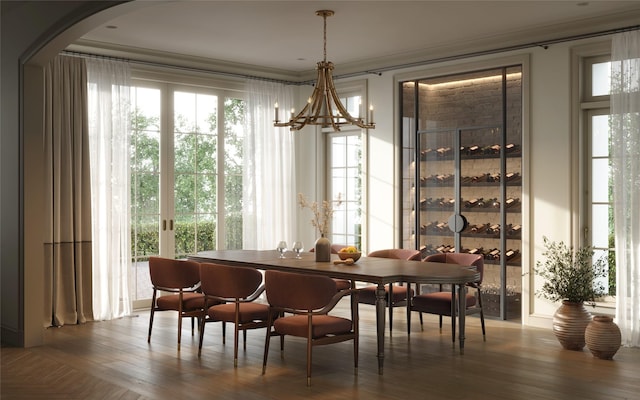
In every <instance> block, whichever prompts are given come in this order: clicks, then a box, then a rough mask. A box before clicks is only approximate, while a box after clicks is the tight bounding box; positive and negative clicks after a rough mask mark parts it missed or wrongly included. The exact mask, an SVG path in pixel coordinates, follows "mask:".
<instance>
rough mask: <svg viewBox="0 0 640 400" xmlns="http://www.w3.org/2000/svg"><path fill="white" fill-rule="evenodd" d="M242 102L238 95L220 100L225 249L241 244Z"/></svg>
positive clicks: (243, 103)
mask: <svg viewBox="0 0 640 400" xmlns="http://www.w3.org/2000/svg"><path fill="white" fill-rule="evenodd" d="M245 105H246V103H245V102H244V100H241V99H233V98H227V99H225V101H224V119H225V121H224V232H225V238H224V243H225V247H226V248H227V249H241V248H242V234H243V231H242V205H243V201H242V192H243V186H242V183H243V181H242V176H243V170H244V162H243V160H244V159H243V152H244V136H245V135H244V128H245V120H244V115H245V112H244V109H245Z"/></svg>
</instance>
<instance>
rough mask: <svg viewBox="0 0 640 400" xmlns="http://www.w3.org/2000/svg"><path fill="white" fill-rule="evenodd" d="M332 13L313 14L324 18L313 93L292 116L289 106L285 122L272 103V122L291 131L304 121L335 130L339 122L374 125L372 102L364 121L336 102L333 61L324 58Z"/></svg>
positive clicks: (325, 56) (338, 100)
mask: <svg viewBox="0 0 640 400" xmlns="http://www.w3.org/2000/svg"><path fill="white" fill-rule="evenodd" d="M333 14H334V12H333V11H331V10H319V11H316V15H317V16H320V17H322V18H323V20H324V60H323V61H320V62H318V65H317V70H318V79H317V81H316V84H315V88H314V89H313V93H312V94H311V97H309V100H308V101H307V104H306V105H305V106H304V108H303V109H302V110H301V111H300V112H299V113H298V115H295V116H294V113H295V110H294V109H291V117H290V119H289V122H280V120H279V119H278V103H277V102H276V104H275V120H274V124H273V126H278V127H284V126H288V127H290V129H291V130H292V131H297V130H300V129H302V128H303V127H304V126H305V125H321V126H322V127H332V128H333V130H334V131H339V130H340V127H341V126H342V125H348V124H351V125H357V126H359V127H360V128H363V129H374V128H375V127H376V125H375V123H374V122H373V106H370V107H369V122H368V123H366V122H365V121H364V119H363V118H362V117H360V116H358V117H357V118H354V117H352V116H351V115H350V114H349V112H348V111H347V109H346V108H345V107H344V106H343V105H342V103H341V102H340V98H339V97H338V95H337V93H336V88H335V87H334V85H333V72H332V71H333V63H332V62H330V61H327V17H330V16H332V15H333Z"/></svg>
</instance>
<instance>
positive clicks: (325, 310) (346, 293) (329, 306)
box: [271, 289, 359, 315]
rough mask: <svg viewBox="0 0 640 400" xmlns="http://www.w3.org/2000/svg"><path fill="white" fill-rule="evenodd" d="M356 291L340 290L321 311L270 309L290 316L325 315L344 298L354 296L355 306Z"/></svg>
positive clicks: (273, 307)
mask: <svg viewBox="0 0 640 400" xmlns="http://www.w3.org/2000/svg"><path fill="white" fill-rule="evenodd" d="M358 291H359V289H345V290H341V291H339V292H336V294H334V295H333V297H332V298H331V300H330V301H329V303H327V304H326V305H325V306H324V307H322V308H321V309H318V310H311V311H309V310H300V309H296V308H288V307H276V306H271V308H272V309H273V310H274V311H277V312H286V313H290V314H300V315H326V314H327V313H328V312H329V311H331V310H332V309H333V308H334V307H335V306H336V305H337V304H338V302H339V301H340V300H341V299H342V298H343V297H345V296H349V295H353V296H354V300H355V301H356V304H357V301H358V299H357V296H358Z"/></svg>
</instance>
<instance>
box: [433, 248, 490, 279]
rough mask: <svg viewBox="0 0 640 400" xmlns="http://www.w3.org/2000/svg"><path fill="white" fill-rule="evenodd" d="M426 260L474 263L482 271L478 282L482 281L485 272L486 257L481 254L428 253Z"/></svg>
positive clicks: (459, 263) (460, 263)
mask: <svg viewBox="0 0 640 400" xmlns="http://www.w3.org/2000/svg"><path fill="white" fill-rule="evenodd" d="M424 261H430V262H440V263H449V264H458V265H473V266H474V267H476V269H477V270H478V272H480V280H479V281H478V282H477V283H482V276H483V274H484V257H483V256H482V255H481V254H469V253H438V254H431V255H428V256H427V257H426V258H425V259H424Z"/></svg>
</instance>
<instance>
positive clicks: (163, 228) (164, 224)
mask: <svg viewBox="0 0 640 400" xmlns="http://www.w3.org/2000/svg"><path fill="white" fill-rule="evenodd" d="M162 230H163V231H166V230H167V220H166V219H163V220H162Z"/></svg>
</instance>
